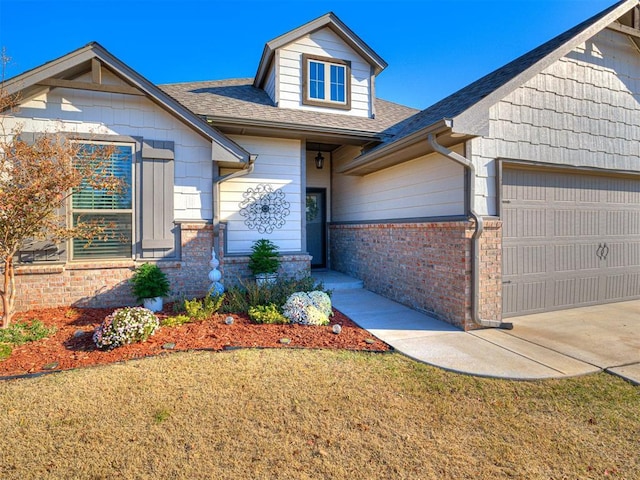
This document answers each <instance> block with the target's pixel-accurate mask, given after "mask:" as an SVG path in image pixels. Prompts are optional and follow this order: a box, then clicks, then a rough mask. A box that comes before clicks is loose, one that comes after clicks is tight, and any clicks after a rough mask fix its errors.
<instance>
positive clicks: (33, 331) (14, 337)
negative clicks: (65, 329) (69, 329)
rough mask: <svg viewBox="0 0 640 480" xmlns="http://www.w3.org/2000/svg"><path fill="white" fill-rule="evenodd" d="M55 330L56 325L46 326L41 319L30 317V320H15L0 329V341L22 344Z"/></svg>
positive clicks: (48, 334)
mask: <svg viewBox="0 0 640 480" xmlns="http://www.w3.org/2000/svg"><path fill="white" fill-rule="evenodd" d="M55 332H56V327H47V326H46V325H45V324H44V323H43V322H42V320H38V319H32V320H31V321H30V322H16V323H14V324H12V325H10V326H9V327H8V328H3V329H0V343H9V344H12V345H22V344H23V343H27V342H35V341H36V340H41V339H43V338H47V337H48V336H50V335H53V334H54V333H55Z"/></svg>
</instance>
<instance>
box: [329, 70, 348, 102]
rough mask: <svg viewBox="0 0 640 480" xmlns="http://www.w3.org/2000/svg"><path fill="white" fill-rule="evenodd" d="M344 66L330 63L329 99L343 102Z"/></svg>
mask: <svg viewBox="0 0 640 480" xmlns="http://www.w3.org/2000/svg"><path fill="white" fill-rule="evenodd" d="M345 70H346V69H345V67H344V66H342V65H331V101H333V102H344V101H345V100H344V98H345Z"/></svg>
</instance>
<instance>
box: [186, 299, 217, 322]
mask: <svg viewBox="0 0 640 480" xmlns="http://www.w3.org/2000/svg"><path fill="white" fill-rule="evenodd" d="M224 297H225V294H224V293H223V294H221V295H207V296H206V297H204V299H202V300H198V299H197V298H194V299H193V300H185V301H184V309H185V312H186V314H187V316H189V317H191V318H193V319H194V320H204V319H205V318H209V317H211V316H212V315H213V314H214V313H216V312H217V311H218V310H220V307H221V306H222V302H224Z"/></svg>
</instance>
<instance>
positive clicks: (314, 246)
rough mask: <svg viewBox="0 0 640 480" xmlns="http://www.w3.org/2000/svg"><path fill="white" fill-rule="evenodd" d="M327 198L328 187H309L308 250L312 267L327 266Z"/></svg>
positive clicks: (307, 209)
mask: <svg viewBox="0 0 640 480" xmlns="http://www.w3.org/2000/svg"><path fill="white" fill-rule="evenodd" d="M326 199H327V190H326V189H324V188H307V208H306V211H307V251H308V252H309V255H311V256H312V257H313V258H312V259H311V267H312V268H324V267H326V266H327V249H326V235H327V234H326V227H327V213H326Z"/></svg>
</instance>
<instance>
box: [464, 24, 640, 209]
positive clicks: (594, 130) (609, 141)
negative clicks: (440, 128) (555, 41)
mask: <svg viewBox="0 0 640 480" xmlns="http://www.w3.org/2000/svg"><path fill="white" fill-rule="evenodd" d="M638 99H640V54H639V53H638V50H637V49H636V48H635V47H634V45H633V44H632V42H631V41H630V40H629V39H628V38H627V37H626V36H625V35H622V34H619V33H617V32H614V31H611V30H603V31H602V32H600V33H598V34H597V35H596V36H595V37H593V38H592V39H591V40H590V41H589V42H587V43H586V44H583V45H581V46H579V47H577V48H575V49H574V50H573V51H572V52H570V53H569V54H568V55H566V56H565V57H563V58H562V59H561V60H559V61H558V62H556V63H554V64H553V65H551V66H550V67H549V68H547V69H546V70H545V71H543V72H542V73H540V74H538V75H536V76H535V77H534V78H532V79H531V80H530V81H529V82H527V83H526V84H525V85H523V86H522V87H520V88H518V89H517V90H515V91H514V92H512V93H511V94H509V95H508V96H506V97H505V98H504V99H503V100H502V101H501V102H499V103H498V104H496V105H495V106H494V107H493V108H492V109H491V112H490V113H491V123H490V135H489V137H484V138H478V139H475V140H473V141H472V151H473V154H474V161H475V163H476V168H477V170H478V173H479V177H480V178H479V181H478V196H479V197H481V198H478V199H477V200H478V202H479V204H480V206H482V205H486V211H485V212H482V213H487V214H492V215H495V214H496V213H497V206H496V203H495V202H496V198H497V196H496V195H495V189H494V188H493V186H494V185H495V174H496V171H495V164H494V163H493V160H494V159H496V158H507V159H521V160H530V161H536V162H545V163H553V164H561V165H571V166H583V167H597V168H604V169H613V170H620V171H640V122H638V118H640V104H639V103H638Z"/></svg>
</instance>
